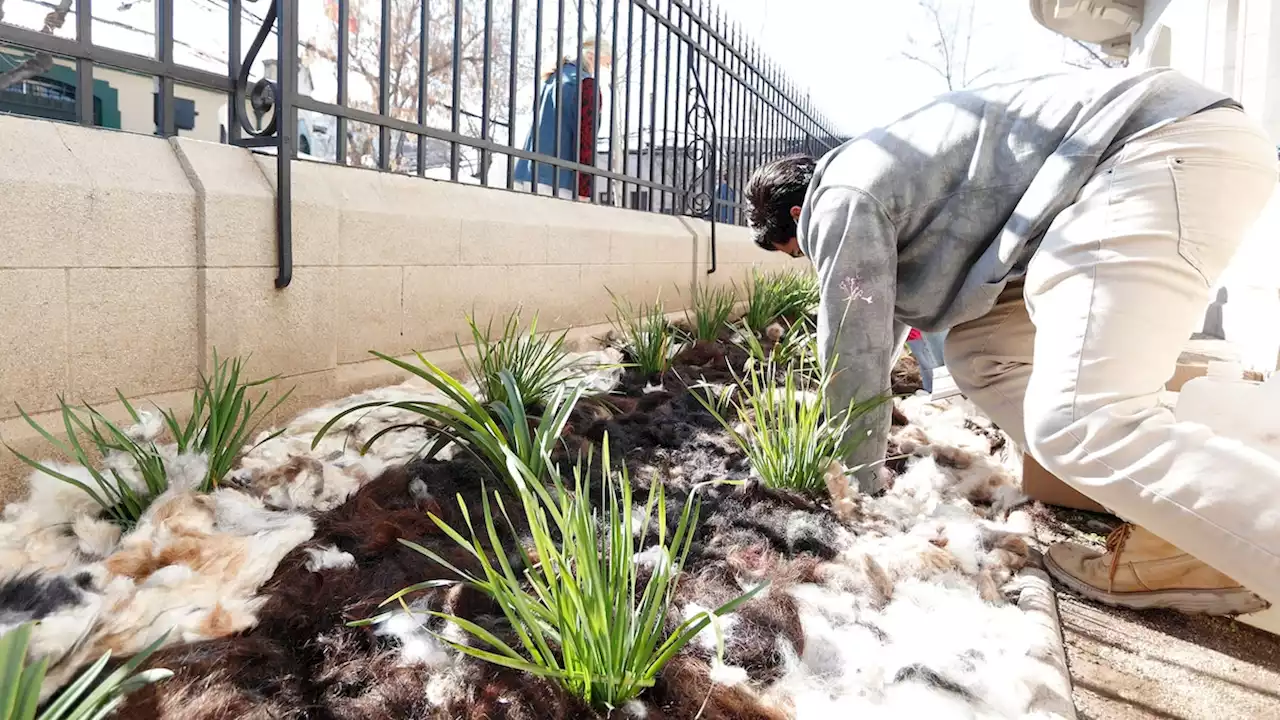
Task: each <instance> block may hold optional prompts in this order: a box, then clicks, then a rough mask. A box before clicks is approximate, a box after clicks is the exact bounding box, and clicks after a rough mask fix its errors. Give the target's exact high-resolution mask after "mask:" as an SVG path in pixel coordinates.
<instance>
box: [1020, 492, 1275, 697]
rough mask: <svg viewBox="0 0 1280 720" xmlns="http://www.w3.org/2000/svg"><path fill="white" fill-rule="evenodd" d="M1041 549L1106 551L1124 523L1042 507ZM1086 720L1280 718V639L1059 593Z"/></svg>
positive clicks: (1037, 518)
mask: <svg viewBox="0 0 1280 720" xmlns="http://www.w3.org/2000/svg"><path fill="white" fill-rule="evenodd" d="M1032 516H1033V519H1034V523H1035V534H1036V537H1037V539H1038V540H1039V542H1040V543H1041V544H1042V545H1047V544H1048V543H1050V542H1056V541H1060V540H1072V541H1075V542H1081V543H1090V544H1094V545H1097V546H1098V547H1099V548H1101V546H1102V543H1103V540H1104V539H1105V537H1106V535H1107V533H1108V532H1110V530H1111V529H1112V528H1114V527H1115V525H1116V524H1118V522H1119V521H1118V520H1117V519H1116V518H1114V517H1111V516H1108V515H1098V514H1094V513H1087V512H1081V511H1075V510H1066V509H1062V508H1050V507H1047V506H1043V505H1036V506H1035V510H1034V511H1033V512H1032ZM1057 595H1058V613H1059V616H1060V618H1061V625H1062V633H1063V639H1064V644H1065V646H1066V653H1067V664H1068V667H1069V669H1070V672H1071V680H1072V684H1073V699H1074V700H1075V704H1076V709H1077V711H1078V716H1079V718H1080V720H1120V719H1123V720H1147V719H1149V718H1150V719H1153V720H1155V719H1159V720H1173V719H1176V720H1219V719H1223V720H1225V719H1230V720H1235V719H1236V718H1240V719H1241V720H1246V719H1247V720H1269V719H1273V718H1280V637H1277V636H1275V635H1271V634H1268V633H1265V632H1263V631H1261V630H1257V629H1254V628H1251V627H1249V626H1247V625H1244V624H1241V623H1238V622H1235V621H1233V620H1229V619H1226V618H1212V617H1204V616H1190V615H1183V614H1181V613H1176V612H1163V611H1162V612H1146V613H1137V612H1130V611H1127V610H1120V609H1116V608H1111V607H1107V606H1105V605H1099V604H1096V603H1093V602H1090V601H1087V600H1084V599H1082V598H1080V597H1078V596H1076V595H1074V594H1072V593H1068V592H1062V591H1059V592H1058V594H1057Z"/></svg>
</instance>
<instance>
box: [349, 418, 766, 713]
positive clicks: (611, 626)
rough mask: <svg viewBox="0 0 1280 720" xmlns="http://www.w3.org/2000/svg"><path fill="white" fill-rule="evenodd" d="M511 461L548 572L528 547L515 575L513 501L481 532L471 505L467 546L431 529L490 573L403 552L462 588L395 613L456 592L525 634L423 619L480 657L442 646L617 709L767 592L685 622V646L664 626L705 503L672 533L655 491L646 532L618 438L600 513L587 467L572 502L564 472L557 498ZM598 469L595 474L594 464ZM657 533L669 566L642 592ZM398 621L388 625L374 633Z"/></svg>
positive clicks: (489, 506) (495, 510)
mask: <svg viewBox="0 0 1280 720" xmlns="http://www.w3.org/2000/svg"><path fill="white" fill-rule="evenodd" d="M510 459H511V462H510V463H508V468H509V469H510V471H512V472H513V473H515V474H516V475H518V478H517V479H516V480H517V481H516V482H513V483H512V484H513V486H514V487H516V488H518V491H517V497H518V502H519V507H518V508H516V510H515V511H517V512H520V511H522V512H523V513H524V515H525V517H526V518H527V520H528V523H529V527H530V532H531V535H532V538H533V543H534V550H535V553H536V558H537V560H535V559H534V556H533V555H530V554H529V553H528V552H527V551H526V550H525V549H524V548H523V547H520V552H521V554H522V559H523V561H524V562H523V567H521V568H517V567H513V566H512V564H511V562H510V561H509V560H508V557H509V554H508V551H507V548H505V547H503V545H502V541H501V538H500V535H499V532H498V529H497V528H498V523H499V522H500V521H505V522H506V523H507V526H508V528H510V529H511V532H512V534H513V535H514V532H515V531H514V527H513V526H512V523H511V519H510V516H509V515H508V508H507V503H506V501H504V500H503V498H502V496H501V495H499V494H497V493H495V494H494V496H493V499H492V500H490V499H489V497H488V495H487V494H486V495H485V497H484V501H483V516H482V517H481V518H480V519H479V523H476V522H473V520H472V517H471V514H470V511H469V510H468V509H467V507H466V505H465V504H463V502H462V499H461V497H459V499H458V504H459V506H460V507H461V510H462V515H463V517H464V519H465V522H466V525H467V527H466V528H465V532H466V536H464V535H463V532H462V531H460V529H455V528H453V527H450V526H449V525H448V524H447V523H445V522H444V521H443V520H441V519H440V518H439V517H436V516H435V515H431V519H432V521H434V522H435V523H436V525H437V526H439V527H440V529H441V530H442V531H444V532H445V533H446V534H448V535H449V537H450V538H452V539H453V540H454V541H455V542H457V543H458V544H459V545H460V546H462V547H463V548H465V549H466V550H467V551H468V552H469V553H470V554H471V555H473V556H474V557H475V558H476V559H477V561H478V562H479V564H480V567H481V568H482V570H481V572H479V573H475V574H473V573H469V572H466V571H464V570H461V569H459V568H458V567H456V566H454V565H451V564H450V563H449V562H448V561H446V560H445V559H444V558H443V557H441V556H440V555H438V554H437V553H435V552H433V551H431V550H429V549H427V548H424V547H422V546H420V545H417V544H415V543H412V542H409V541H407V540H401V542H402V543H404V544H405V545H407V546H409V547H411V548H413V549H414V550H416V551H418V552H419V553H422V554H423V555H425V556H426V557H428V558H430V559H431V560H432V561H433V562H435V563H438V564H440V565H441V566H443V567H446V568H449V569H450V570H451V571H452V572H454V573H456V574H457V575H458V578H459V580H457V581H454V580H433V581H428V582H425V583H420V584H417V585H413V586H411V587H408V588H405V589H404V590H402V591H400V592H398V593H396V594H395V595H393V596H392V597H391V598H388V600H387V601H385V602H384V603H383V605H384V606H385V605H388V604H391V603H397V602H398V603H399V604H400V605H401V607H402V608H403V609H404V610H405V611H406V612H419V611H414V610H411V609H410V608H409V605H408V604H407V602H406V601H405V597H406V596H407V595H409V594H411V593H414V592H418V591H421V590H426V589H429V588H434V587H442V586H448V585H452V584H455V583H456V582H465V583H467V584H469V585H472V586H473V587H475V588H477V589H479V590H480V591H482V592H484V593H485V594H487V595H489V596H490V597H491V598H493V599H494V601H495V602H496V603H497V604H498V606H499V607H501V608H502V612H503V614H504V615H505V616H506V618H507V621H508V622H509V623H510V624H511V627H512V629H513V630H514V631H515V635H516V638H517V640H518V642H516V643H515V647H513V646H512V645H510V644H508V643H506V642H504V641H503V640H502V639H500V638H498V637H497V636H495V635H494V634H493V633H492V632H490V631H488V630H486V629H485V628H483V627H480V626H479V625H477V624H475V623H474V622H471V621H470V620H467V619H465V618H461V617H457V616H454V615H449V614H446V613H442V612H437V611H422V612H423V614H426V615H430V616H434V617H438V618H444V619H445V620H447V621H449V622H452V623H454V624H455V625H457V626H458V627H459V628H461V629H462V630H464V631H466V632H467V633H468V634H470V635H471V636H472V638H474V639H475V641H476V644H475V645H474V646H473V645H468V644H462V643H458V642H455V641H453V640H450V639H448V638H445V637H443V636H441V635H438V634H437V637H438V638H439V639H440V640H441V641H442V642H445V643H447V644H448V645H450V646H451V647H453V648H454V649H455V650H457V651H458V652H461V653H465V654H466V655H469V656H471V657H475V658H479V659H481V660H485V661H488V662H492V663H495V664H498V665H502V666H505V667H508V668H513V669H515V670H521V671H525V672H528V673H531V674H533V675H537V676H540V677H546V678H552V679H555V680H558V681H559V682H561V683H562V684H563V685H564V686H565V687H566V688H567V689H568V690H569V691H570V692H573V693H574V694H576V695H577V696H579V697H581V698H582V699H583V700H585V701H586V702H588V703H590V704H592V705H595V706H596V707H599V708H604V709H615V708H619V707H621V706H622V704H623V703H626V702H627V701H628V700H630V699H632V698H634V697H635V696H636V695H638V694H639V693H640V692H641V691H643V690H644V689H645V688H647V687H650V686H652V685H653V682H654V678H655V677H656V676H657V674H658V673H659V672H660V671H661V670H662V668H663V666H665V665H666V663H667V662H668V661H669V660H670V659H671V658H672V657H673V656H674V655H675V654H676V653H677V652H679V651H680V649H681V648H683V647H684V646H685V645H686V644H687V643H688V642H689V641H690V640H692V639H693V637H694V636H696V635H697V634H698V633H699V632H701V631H702V629H703V628H705V627H706V626H707V625H708V623H710V622H712V621H713V620H714V618H717V617H719V616H721V615H724V614H725V613H728V612H732V611H733V610H734V609H735V608H736V607H738V606H739V605H741V604H742V603H744V602H746V601H747V600H748V599H750V598H751V597H753V596H754V595H755V594H756V593H758V592H760V590H762V589H763V588H764V587H765V586H764V585H761V586H758V587H756V588H754V589H752V590H750V591H748V592H746V593H744V594H742V595H740V596H739V597H737V598H735V599H733V600H731V601H729V602H727V603H725V604H724V605H722V606H720V607H718V608H716V609H715V610H712V611H710V612H707V613H702V614H700V615H698V616H695V617H693V618H690V619H688V620H685V621H684V622H683V623H681V624H680V625H679V626H678V627H677V628H676V629H675V632H674V633H673V634H671V635H665V633H664V632H663V625H664V623H665V621H666V617H667V614H668V610H669V608H670V605H671V600H672V598H673V597H674V595H675V592H676V586H677V580H678V578H679V576H680V573H681V570H682V569H683V567H684V562H685V559H686V557H687V556H688V553H689V547H690V545H691V543H692V541H693V529H694V527H695V525H696V524H697V515H698V509H697V501H696V499H695V498H694V496H693V495H692V494H691V495H690V497H689V500H688V501H687V502H686V503H685V506H684V508H683V510H682V512H681V514H680V520H679V522H678V523H677V525H676V527H675V528H674V532H671V529H670V528H668V527H667V524H666V517H667V514H666V498H665V495H664V491H663V486H662V483H661V482H659V481H657V480H655V481H654V482H653V483H652V484H651V486H650V490H649V498H648V502H647V503H646V504H645V509H644V514H643V516H642V517H641V518H639V520H637V519H636V518H635V517H634V513H633V512H632V508H633V505H632V489H631V481H630V479H629V478H628V476H627V474H626V470H625V469H623V470H621V471H615V470H613V469H612V466H611V464H610V459H609V441H608V437H606V438H605V439H604V443H603V463H602V466H601V467H602V477H603V487H602V489H601V492H600V497H601V502H602V506H600V507H596V506H593V504H592V502H591V493H590V491H589V489H588V488H587V487H586V483H585V482H584V477H585V476H586V475H587V473H584V471H583V467H582V465H581V464H579V465H578V466H577V467H576V468H575V471H574V478H573V489H572V491H570V489H569V488H567V487H566V486H565V483H564V482H563V481H562V479H561V477H560V475H559V472H557V471H553V472H552V473H550V479H551V481H552V486H551V488H550V489H548V488H546V487H544V486H543V484H542V478H540V477H539V476H538V475H536V474H534V473H533V472H532V471H531V470H530V469H529V468H527V467H525V466H524V465H523V464H522V463H520V462H519V461H518V459H516V458H514V457H511V458H510ZM587 462H588V468H589V467H590V460H589V459H588V461H587ZM697 490H698V488H694V490H693V493H696V492H697ZM651 521H652V522H654V523H656V525H657V534H658V545H659V546H660V547H661V548H662V553H661V556H662V559H661V560H660V561H659V562H657V563H656V567H655V568H654V570H653V572H652V574H651V576H650V578H649V580H648V582H647V583H645V584H642V581H641V577H640V569H639V568H638V566H637V564H636V562H635V556H636V554H637V553H639V552H640V551H641V550H643V549H644V548H643V547H641V544H642V543H643V539H642V538H641V539H637V538H636V534H637V533H636V531H638V530H640V529H642V528H647V527H649V525H650V522H651ZM477 525H478V526H477ZM639 534H640V535H641V536H643V535H644V533H642V532H641V533H639ZM468 536H469V537H468ZM389 616H390V614H389V613H386V614H383V615H380V616H378V617H375V618H371V619H370V620H368V621H365V622H367V623H373V622H379V621H381V620H384V619H386V618H387V617H389Z"/></svg>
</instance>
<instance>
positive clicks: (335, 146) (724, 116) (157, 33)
mask: <svg viewBox="0 0 1280 720" xmlns="http://www.w3.org/2000/svg"><path fill="white" fill-rule="evenodd" d="M15 10H19V11H21V12H19V13H15ZM196 13H202V15H200V16H199V17H197V18H196V21H195V22H192V20H191V18H192V17H193V14H196ZM219 16H220V17H219ZM140 17H141V18H143V20H149V22H140V21H139V20H138V18H140ZM178 17H181V18H183V20H182V22H180V23H179V22H177V21H176V19H175V18H178ZM130 18H132V19H130ZM201 18H203V20H201ZM210 18H216V19H217V22H215V23H211V22H210V21H209V19H210ZM137 25H149V27H134V26H137ZM214 25H216V26H217V30H216V31H214V30H211V27H212V26H214ZM72 27H73V28H74V30H73V31H71V29H72ZM122 27H125V28H131V30H130V32H129V33H127V39H126V34H122V33H123V31H122V30H121V28H122ZM175 51H181V53H182V54H183V57H182V58H180V59H175ZM98 68H109V69H110V72H123V73H130V74H134V75H137V74H142V75H149V76H151V77H152V79H153V83H154V103H153V104H154V107H153V108H151V110H152V119H153V121H154V131H155V132H156V133H157V134H159V135H162V136H173V135H177V134H180V133H184V132H189V131H191V130H192V129H193V128H194V127H196V120H195V118H196V116H198V115H202V116H204V117H208V116H210V115H213V116H217V117H218V118H219V120H220V123H219V137H220V138H221V139H222V140H224V141H226V142H230V143H234V144H237V145H242V146H249V147H256V148H262V149H271V150H274V152H275V153H276V155H277V158H278V160H277V172H278V174H279V175H278V177H279V182H278V211H279V212H278V237H277V243H278V253H279V266H280V272H279V275H278V277H277V281H276V282H277V285H278V286H279V287H284V286H286V285H288V283H289V280H290V273H291V266H292V240H291V227H290V219H291V213H290V210H291V201H290V188H291V182H290V177H291V164H290V162H289V160H290V159H296V158H298V157H303V158H307V159H314V160H321V161H330V162H336V163H341V164H347V165H357V166H366V167H370V168H373V169H377V170H381V171H386V172H401V173H407V174H416V175H419V176H424V177H434V178H440V179H449V180H452V181H455V182H467V183H472V184H479V185H484V186H489V187H497V188H505V189H508V190H515V191H525V192H534V193H544V194H548V195H554V196H558V197H564V198H567V199H572V200H578V201H586V202H592V203H600V204H607V205H615V206H620V207H628V208H633V209H639V210H649V211H653V212H664V213H671V214H680V215H691V216H696V217H702V218H706V219H709V220H710V221H711V222H712V225H713V237H714V225H715V223H717V222H719V223H735V224H745V218H744V214H743V202H742V190H743V188H744V187H745V186H746V183H747V180H748V178H749V177H750V174H751V172H752V171H753V170H754V169H755V168H756V167H758V166H759V165H760V164H761V163H763V162H766V161H768V160H769V159H771V158H774V157H779V156H782V155H785V154H789V153H794V152H807V153H810V154H814V155H817V154H821V153H823V152H825V151H826V150H828V149H830V148H832V147H835V146H836V145H837V144H838V143H839V142H840V141H841V138H840V136H839V133H838V132H837V130H836V129H835V128H834V126H833V125H832V124H831V123H830V122H829V121H828V120H826V119H825V118H824V117H823V116H822V115H821V113H819V112H818V111H817V110H816V108H815V107H814V104H813V102H812V101H811V99H810V98H809V97H808V95H807V94H806V93H805V92H804V91H803V90H801V89H800V87H799V86H798V85H797V84H795V83H794V82H792V81H791V80H789V79H788V78H787V77H786V76H785V75H784V74H783V73H782V72H780V71H779V69H778V68H777V66H776V65H775V64H774V63H773V62H772V61H771V60H770V59H769V58H768V57H766V56H765V55H764V54H763V53H762V52H761V51H760V50H759V48H758V47H757V46H756V45H755V44H754V43H752V42H751V41H750V40H748V39H747V38H746V37H745V35H744V33H743V32H742V31H741V29H740V28H738V27H737V26H736V25H735V24H733V23H731V22H730V21H729V20H728V19H727V17H726V16H725V15H724V14H723V13H722V12H721V11H720V10H719V9H716V8H713V7H711V6H709V5H708V4H706V2H705V1H704V0H698V2H696V4H695V3H693V2H690V0H263V1H261V2H259V1H258V0H0V111H9V112H20V113H26V114H37V115H40V116H42V117H52V118H55V119H63V120H68V121H74V122H79V123H82V124H86V125H109V126H110V125H111V119H112V118H116V117H117V116H118V115H120V114H121V113H127V112H130V109H129V108H122V107H119V106H123V105H127V103H125V102H124V101H119V100H118V99H113V98H114V96H112V97H104V96H100V93H99V87H100V86H102V85H104V83H103V82H102V81H101V80H98V79H97V78H96V77H95V69H98ZM101 72H103V73H106V72H109V71H108V70H102V71H101ZM106 84H107V85H109V83H106ZM90 88H93V89H94V90H93V92H89V91H88V90H89V89H90ZM179 89H180V90H181V91H182V94H183V95H197V96H200V97H206V98H207V97H215V98H216V97H219V96H221V97H224V98H225V107H218V108H215V109H213V110H212V111H211V110H210V108H208V107H201V103H202V102H203V101H202V100H201V99H200V97H197V98H196V99H195V100H192V99H191V98H189V97H180V96H179V93H178V90H179ZM201 93H203V95H202V96H201V95H200V94H201ZM50 96H52V97H50ZM59 103H60V104H59ZM206 104H207V103H206ZM202 110H203V112H202ZM113 113H115V114H113ZM202 122H206V121H202ZM132 125H133V127H134V128H135V129H137V127H138V123H137V122H134V123H132ZM114 126H115V127H120V124H119V122H118V121H117V122H116V124H115V125H114ZM713 247H714V243H713ZM712 271H714V254H713V264H712Z"/></svg>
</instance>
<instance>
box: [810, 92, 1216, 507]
mask: <svg viewBox="0 0 1280 720" xmlns="http://www.w3.org/2000/svg"><path fill="white" fill-rule="evenodd" d="M1224 106H1225V107H1237V108H1238V107H1239V105H1238V104H1237V103H1236V102H1235V101H1233V100H1231V99H1230V98H1229V97H1227V96H1225V95H1223V94H1221V93H1218V92H1215V91H1212V90H1209V89H1208V88H1205V87H1204V86H1202V85H1200V84H1198V83H1196V82H1194V81H1192V80H1190V79H1189V78H1187V77H1186V76H1184V75H1182V74H1180V73H1178V72H1176V71H1173V70H1170V69H1167V68H1156V69H1151V70H1146V71H1135V70H1127V69H1118V70H1088V71H1083V72H1076V73H1069V74H1062V75H1049V76H1044V77H1039V78H1033V79H1031V80H1025V81H1020V82H1014V83H1007V84H1002V85H994V86H991V87H986V88H981V89H976V90H966V91H960V92H953V93H949V94H947V95H943V96H941V97H939V98H937V99H936V100H934V101H933V102H931V103H930V104H928V105H926V106H924V107H922V108H920V109H919V110H916V111H915V112H913V113H911V114H910V115H907V116H906V117H904V118H902V119H900V120H898V121H896V122H894V123H892V124H890V125H888V126H887V127H884V128H880V129H877V130H872V131H871V132H869V133H867V134H865V135H863V136H861V137H858V138H855V139H853V140H850V141H849V142H847V143H845V144H844V145H842V146H840V147H838V148H836V149H835V150H833V151H831V152H830V153H828V154H827V155H826V156H825V157H824V158H823V159H822V160H821V162H819V164H818V168H817V171H816V173H815V174H814V177H813V181H812V183H811V184H810V185H809V191H808V194H807V196H806V198H805V203H804V209H803V212H802V213H801V215H800V220H799V223H798V227H797V236H798V237H799V241H800V248H801V249H802V250H803V251H804V253H805V254H806V255H807V256H808V257H809V258H810V259H811V260H812V261H813V263H814V266H815V267H816V268H817V274H818V281H819V284H820V288H821V297H822V305H821V309H820V311H819V318H818V340H819V349H820V359H821V360H822V361H823V362H827V361H828V360H829V359H830V358H831V357H832V356H833V355H834V356H835V370H836V375H835V377H834V378H833V380H832V383H831V387H830V388H829V390H828V399H829V401H830V402H831V405H832V407H833V409H841V408H846V407H848V405H849V402H850V401H851V400H853V399H857V400H864V399H868V398H871V397H874V396H875V395H877V394H880V393H884V392H886V391H887V390H888V388H889V372H890V370H891V369H892V365H893V363H894V361H895V359H896V358H897V357H898V354H899V353H900V351H901V348H902V344H903V341H904V340H905V339H906V333H907V329H908V328H909V327H915V328H918V329H920V330H924V331H941V330H945V329H948V328H951V327H953V326H955V325H958V324H960V323H963V322H967V321H969V320H974V319H976V318H979V317H982V316H983V315H985V314H986V313H988V312H990V310H991V308H992V307H993V306H994V305H995V300H996V297H997V296H998V295H999V294H1000V292H1001V291H1002V290H1003V289H1004V287H1005V285H1006V284H1007V283H1009V282H1010V281H1013V280H1017V279H1019V278H1021V277H1022V276H1023V275H1024V274H1025V271H1026V266H1027V262H1028V260H1029V259H1030V258H1031V256H1032V254H1033V253H1035V251H1036V247H1037V246H1038V245H1039V243H1040V239H1041V238H1042V237H1043V236H1044V233H1045V231H1046V230H1047V229H1048V227H1049V224H1050V223H1051V222H1053V219H1054V217H1055V216H1057V214H1058V213H1059V212H1061V211H1062V210H1063V209H1065V208H1066V207H1067V206H1068V205H1070V204H1071V203H1072V202H1074V201H1075V198H1076V196H1077V195H1078V194H1079V192H1080V190H1081V188H1082V187H1083V186H1084V185H1085V183H1086V182H1087V181H1088V180H1089V177H1090V176H1091V175H1092V174H1093V172H1094V170H1095V169H1096V168H1097V166H1098V165H1099V163H1101V162H1102V161H1103V160H1104V159H1106V158H1107V157H1108V156H1110V155H1111V154H1112V153H1114V152H1116V151H1118V150H1119V149H1120V147H1121V146H1122V145H1123V144H1124V143H1125V142H1127V141H1128V140H1131V139H1133V138H1134V137H1136V136H1138V135H1140V134H1143V133H1145V132H1148V131H1151V130H1153V129H1155V128H1157V127H1159V126H1161V125H1164V124H1167V123H1169V122H1172V121H1174V120H1178V119H1181V118H1184V117H1187V116H1189V115H1193V114H1195V113H1197V112H1199V111H1201V110H1205V109H1208V108H1212V107H1224ZM888 426H889V407H888V406H887V405H882V406H881V407H880V409H879V411H877V412H872V413H870V414H869V415H868V416H866V417H865V419H864V422H863V424H862V425H861V426H860V427H859V428H858V429H857V434H858V435H859V436H864V439H863V441H862V442H860V443H859V445H858V446H857V449H856V450H855V451H854V452H853V454H852V456H851V457H849V458H847V459H846V460H847V462H848V464H849V465H850V466H851V467H852V466H863V465H866V464H870V463H875V462H877V461H879V460H880V459H881V458H883V457H884V452H885V444H886V437H887V434H888ZM859 475H860V477H861V482H862V486H863V489H864V490H873V489H876V485H875V481H874V480H873V479H872V478H874V477H875V474H874V473H873V472H871V470H870V469H864V470H862V471H861V472H860V473H859Z"/></svg>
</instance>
